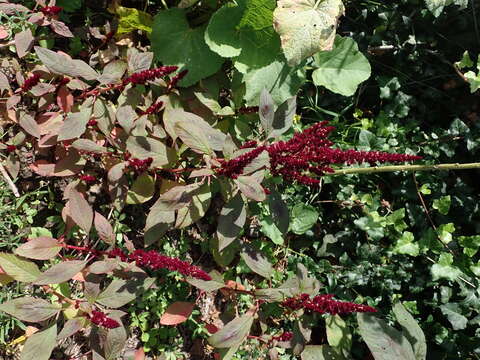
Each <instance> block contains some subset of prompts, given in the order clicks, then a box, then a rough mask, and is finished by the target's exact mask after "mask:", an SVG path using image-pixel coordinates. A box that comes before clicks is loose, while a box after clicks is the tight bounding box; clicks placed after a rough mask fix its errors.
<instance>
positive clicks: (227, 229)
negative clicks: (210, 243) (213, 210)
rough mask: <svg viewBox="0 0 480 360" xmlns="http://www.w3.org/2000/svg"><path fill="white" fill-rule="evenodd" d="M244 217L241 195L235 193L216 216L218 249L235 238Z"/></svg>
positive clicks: (245, 214) (241, 227) (244, 208)
mask: <svg viewBox="0 0 480 360" xmlns="http://www.w3.org/2000/svg"><path fill="white" fill-rule="evenodd" d="M246 218H247V210H246V207H245V202H244V201H243V199H242V195H241V194H240V193H237V195H235V197H234V198H232V200H230V201H229V202H228V203H227V204H225V206H224V207H223V208H222V211H221V212H220V216H219V218H218V227H217V236H218V250H219V251H222V250H223V249H225V248H226V247H227V246H228V245H230V244H231V243H232V242H233V241H234V240H235V239H236V238H237V236H238V235H239V234H240V231H242V229H243V226H244V225H245V220H246Z"/></svg>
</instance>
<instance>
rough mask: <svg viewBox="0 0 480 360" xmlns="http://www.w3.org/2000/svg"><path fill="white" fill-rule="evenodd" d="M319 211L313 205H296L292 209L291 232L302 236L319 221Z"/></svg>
mask: <svg viewBox="0 0 480 360" xmlns="http://www.w3.org/2000/svg"><path fill="white" fill-rule="evenodd" d="M318 215H319V214H318V211H317V210H316V209H315V208H314V207H313V206H311V205H306V204H303V203H298V204H296V205H295V206H294V207H293V209H292V216H291V222H290V230H292V231H293V232H294V233H295V234H298V235H302V234H304V233H305V232H306V231H307V230H309V229H310V228H311V227H312V226H313V225H315V223H316V222H317V220H318Z"/></svg>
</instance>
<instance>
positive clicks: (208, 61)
mask: <svg viewBox="0 0 480 360" xmlns="http://www.w3.org/2000/svg"><path fill="white" fill-rule="evenodd" d="M205 28H206V26H201V27H197V28H193V29H192V28H190V26H189V24H188V21H187V18H186V16H185V10H183V9H178V8H172V9H169V10H163V11H160V12H159V13H158V15H157V16H155V19H154V21H153V27H152V34H151V42H152V49H153V52H154V53H155V57H156V58H157V59H158V60H159V61H161V62H162V63H164V64H168V65H176V66H178V67H179V70H180V71H181V70H183V69H187V70H188V74H187V75H186V76H185V77H184V78H183V79H182V80H181V81H180V83H179V84H180V85H181V86H190V85H193V84H195V83H196V82H197V81H199V80H201V79H204V78H206V77H208V76H210V75H212V74H214V73H216V72H217V71H218V70H219V69H220V66H221V65H222V63H223V59H222V58H221V57H220V56H219V55H218V54H216V53H214V52H213V51H212V50H210V48H209V47H208V45H207V44H206V43H205V40H204V33H205Z"/></svg>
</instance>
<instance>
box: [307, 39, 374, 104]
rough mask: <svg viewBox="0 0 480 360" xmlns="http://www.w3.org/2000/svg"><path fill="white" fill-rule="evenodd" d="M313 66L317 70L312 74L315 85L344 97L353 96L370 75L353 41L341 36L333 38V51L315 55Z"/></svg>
mask: <svg viewBox="0 0 480 360" xmlns="http://www.w3.org/2000/svg"><path fill="white" fill-rule="evenodd" d="M315 66H316V67H317V69H316V70H315V71H314V72H313V73H312V78H313V82H314V83H315V85H317V86H325V87H326V88H327V89H328V90H330V91H333V92H335V93H337V94H341V95H345V96H351V95H353V94H354V93H355V91H356V90H357V87H358V85H359V84H360V83H362V82H363V81H365V80H367V79H368V78H369V77H370V73H371V67H370V63H369V62H368V60H367V58H366V57H365V56H364V55H363V54H362V53H361V52H360V51H358V45H357V43H356V42H355V40H353V39H351V38H347V37H345V38H343V37H341V36H337V37H336V38H335V45H334V48H333V50H331V51H321V52H319V53H318V54H316V55H315Z"/></svg>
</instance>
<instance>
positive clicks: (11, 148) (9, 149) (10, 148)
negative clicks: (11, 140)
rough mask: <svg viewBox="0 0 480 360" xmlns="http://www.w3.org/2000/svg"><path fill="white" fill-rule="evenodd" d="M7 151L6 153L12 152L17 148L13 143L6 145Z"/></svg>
mask: <svg viewBox="0 0 480 360" xmlns="http://www.w3.org/2000/svg"><path fill="white" fill-rule="evenodd" d="M6 150H7V152H8V153H12V152H14V151H15V150H17V147H16V146H15V145H7V149H6Z"/></svg>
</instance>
